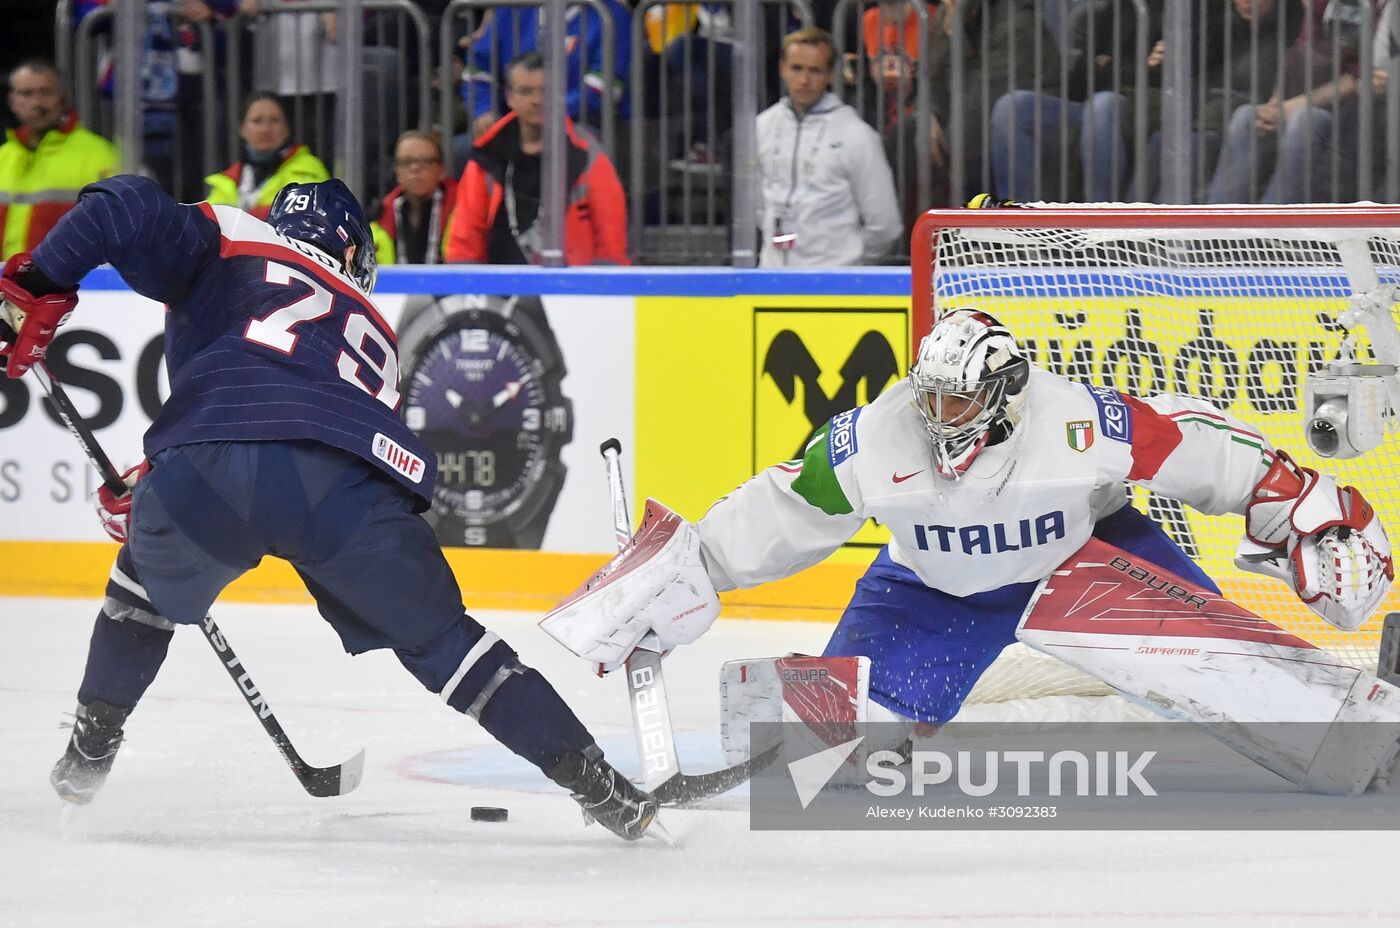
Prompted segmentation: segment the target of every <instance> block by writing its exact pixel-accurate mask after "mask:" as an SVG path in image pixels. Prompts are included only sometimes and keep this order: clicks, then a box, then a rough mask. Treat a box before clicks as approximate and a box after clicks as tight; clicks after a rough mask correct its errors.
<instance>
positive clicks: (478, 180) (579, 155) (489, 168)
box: [447, 52, 630, 265]
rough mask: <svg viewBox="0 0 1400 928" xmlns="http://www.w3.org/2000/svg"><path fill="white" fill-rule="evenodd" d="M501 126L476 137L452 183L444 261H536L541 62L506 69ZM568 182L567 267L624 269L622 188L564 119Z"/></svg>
mask: <svg viewBox="0 0 1400 928" xmlns="http://www.w3.org/2000/svg"><path fill="white" fill-rule="evenodd" d="M506 83H507V89H506V104H507V105H508V106H509V107H510V110H511V111H510V112H509V113H507V114H506V115H505V116H504V117H503V118H502V119H501V120H500V121H498V122H497V123H496V124H495V125H493V126H491V128H489V129H487V130H486V131H485V132H484V133H483V134H482V135H481V136H479V137H478V138H477V140H476V147H475V148H474V149H473V150H472V155H471V158H470V160H468V161H467V168H466V170H465V171H464V172H463V173H462V180H461V183H460V184H458V186H457V208H456V209H455V210H454V211H453V213H452V222H451V225H450V226H449V229H448V236H447V260H448V261H456V262H470V263H477V264H537V263H539V260H540V250H541V247H542V241H541V238H540V227H539V224H538V221H537V220H538V218H539V210H540V148H541V143H542V136H543V130H544V59H542V58H541V57H540V55H539V54H538V53H535V52H530V53H527V54H524V55H521V56H520V57H519V58H517V59H515V60H514V61H512V62H511V64H510V66H509V67H508V68H507V69H506ZM564 126H565V131H566V132H567V133H568V145H567V146H566V153H567V166H566V168H565V172H566V176H567V184H568V196H567V203H568V206H567V212H566V213H565V216H564V260H565V262H566V263H567V264H571V265H575V264H628V263H630V262H629V261H628V260H627V207H626V201H625V200H624V198H623V194H622V184H621V183H619V182H618V179H617V172H616V171H615V170H613V166H612V162H611V161H609V160H608V156H607V154H606V153H604V151H603V148H602V146H601V145H600V144H599V143H598V141H597V140H596V139H594V138H593V137H592V136H591V135H589V134H588V133H587V132H586V131H585V130H583V129H580V128H578V127H576V126H574V124H573V123H572V122H571V121H569V120H568V119H567V118H566V119H565V122H564Z"/></svg>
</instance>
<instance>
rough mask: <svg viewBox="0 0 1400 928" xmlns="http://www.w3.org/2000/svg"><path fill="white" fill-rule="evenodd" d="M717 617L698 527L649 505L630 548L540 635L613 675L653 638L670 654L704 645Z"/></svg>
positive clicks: (548, 618) (558, 610)
mask: <svg viewBox="0 0 1400 928" xmlns="http://www.w3.org/2000/svg"><path fill="white" fill-rule="evenodd" d="M718 615H719V597H718V596H717V595H716V594H715V588H714V584H712V583H711V582H710V577H709V575H708V574H707V573H706V572H705V564H704V561H703V560H702V559H701V556H700V535H699V533H698V532H696V531H695V526H693V525H691V524H690V523H689V522H687V521H686V520H685V519H682V518H681V517H680V516H678V515H676V514H675V513H674V512H672V511H671V510H669V509H667V508H666V507H665V506H663V505H661V504H660V503H658V502H657V501H656V500H654V499H649V500H647V505H646V511H645V513H644V514H643V516H642V525H641V528H639V529H638V530H637V534H635V535H633V536H632V540H631V541H630V542H628V543H627V546H626V547H625V548H623V549H622V550H621V551H619V552H618V554H617V556H616V557H614V558H613V559H612V560H611V561H609V562H608V563H607V564H605V565H604V566H603V568H602V569H601V570H599V571H598V572H597V573H595V574H593V576H591V577H589V578H588V579H587V580H586V581H585V582H584V584H583V585H582V586H580V587H579V588H578V589H576V590H574V591H573V592H572V593H570V594H569V596H568V597H567V598H566V599H565V600H564V601H563V602H561V603H560V604H559V605H557V606H555V607H554V608H553V609H552V610H550V612H549V613H548V614H546V615H545V617H544V618H543V619H541V620H540V628H542V629H544V631H545V633H546V634H548V635H549V636H550V637H551V638H553V639H554V640H555V641H557V642H559V643H560V644H562V645H563V646H564V647H566V648H568V649H569V650H570V651H573V652H574V653H575V654H577V655H578V656H579V657H582V658H584V659H586V660H590V661H596V662H597V663H598V664H599V665H600V666H601V670H602V671H603V672H604V673H606V672H608V671H611V670H616V669H617V668H619V667H621V666H622V665H623V663H624V662H626V660H627V656H628V655H629V654H631V653H632V649H633V648H635V647H636V646H637V645H638V643H639V642H641V640H642V638H643V637H644V636H646V635H647V634H648V633H649V632H654V633H655V635H656V639H657V642H658V645H659V646H658V648H657V650H660V651H663V652H664V651H670V650H671V649H672V648H675V647H678V646H679V645H683V644H689V643H690V642H692V641H694V640H695V639H696V638H699V637H700V636H701V635H702V634H704V633H705V631H706V630H707V629H709V627H710V626H711V625H713V624H714V621H715V618H716V617H718Z"/></svg>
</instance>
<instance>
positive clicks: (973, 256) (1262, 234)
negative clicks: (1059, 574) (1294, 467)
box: [932, 207, 1400, 703]
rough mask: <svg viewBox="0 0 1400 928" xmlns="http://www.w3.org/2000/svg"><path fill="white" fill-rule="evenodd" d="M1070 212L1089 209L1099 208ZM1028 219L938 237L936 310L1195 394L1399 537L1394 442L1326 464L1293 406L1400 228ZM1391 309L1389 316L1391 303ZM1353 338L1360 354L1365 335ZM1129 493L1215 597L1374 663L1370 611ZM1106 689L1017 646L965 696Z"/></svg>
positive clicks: (1078, 368)
mask: <svg viewBox="0 0 1400 928" xmlns="http://www.w3.org/2000/svg"><path fill="white" fill-rule="evenodd" d="M1082 209H1083V211H1084V214H1085V215H1088V214H1089V212H1090V211H1092V210H1095V209H1098V210H1100V211H1101V210H1102V209H1103V208H1102V207H1082ZM1035 213H1036V211H1035V210H1014V209H1012V210H1002V211H999V212H998V222H1000V221H1001V217H1002V216H1005V218H1006V223H1007V226H1006V227H999V228H958V227H952V226H944V227H942V228H939V229H937V230H936V231H935V233H934V236H933V243H932V244H933V293H932V312H933V314H934V315H935V316H936V315H937V314H940V313H942V312H946V311H947V310H949V309H953V308H957V307H961V306H976V307H978V308H980V309H983V310H986V311H987V312H990V313H992V314H993V315H995V316H997V317H998V318H999V319H1001V320H1002V321H1003V322H1004V323H1006V324H1007V325H1008V326H1009V327H1010V328H1011V330H1012V331H1013V332H1014V333H1016V335H1017V337H1018V338H1020V339H1021V341H1022V342H1023V344H1024V345H1025V347H1026V350H1027V351H1028V352H1029V353H1030V355H1031V356H1032V357H1033V358H1034V360H1035V362H1036V363H1037V364H1039V365H1040V366H1042V367H1045V368H1048V369H1050V370H1052V371H1055V372H1057V373H1060V374H1063V375H1065V376H1068V377H1071V378H1074V379H1077V380H1085V381H1089V382H1091V383H1095V384H1104V385H1111V386H1114V387H1116V388H1118V389H1120V390H1123V391H1126V392H1129V393H1133V394H1137V395H1151V394H1153V393H1157V392H1164V391H1165V392H1174V393H1185V394H1192V395H1197V396H1202V397H1204V398H1207V399H1209V400H1211V401H1212V402H1214V403H1215V404H1216V405H1218V406H1220V407H1221V408H1223V409H1225V410H1227V411H1229V412H1230V413H1231V414H1233V415H1235V416H1237V417H1238V418H1240V419H1242V420H1243V421H1245V422H1247V423H1249V424H1251V425H1253V426H1255V427H1257V428H1259V429H1260V430H1262V431H1263V433H1264V434H1265V435H1266V436H1268V437H1269V438H1270V439H1271V440H1272V441H1273V442H1274V443H1275V444H1277V445H1279V446H1280V447H1283V448H1286V449H1287V450H1288V451H1289V452H1290V453H1292V454H1294V456H1295V457H1297V458H1298V460H1300V461H1301V462H1302V463H1303V464H1305V465H1307V466H1310V467H1318V468H1320V469H1322V470H1325V471H1326V472H1328V473H1331V474H1333V475H1334V476H1336V477H1337V479H1338V482H1339V483H1342V484H1355V485H1356V486H1358V487H1360V488H1361V489H1362V491H1363V492H1364V493H1365V495H1366V497H1367V498H1368V499H1369V500H1370V501H1371V502H1372V504H1373V505H1375V507H1376V509H1377V511H1378V513H1379V514H1380V517H1381V519H1382V520H1383V521H1384V522H1385V524H1386V525H1387V526H1389V527H1390V529H1391V532H1392V535H1394V533H1395V531H1396V528H1395V527H1396V526H1397V525H1400V438H1397V437H1395V436H1391V437H1390V438H1389V440H1388V441H1387V442H1386V443H1385V444H1382V446H1381V447H1380V448H1378V449H1377V450H1375V451H1373V452H1370V453H1369V454H1367V455H1364V456H1362V457H1360V458H1356V459H1353V460H1347V461H1341V460H1322V459H1319V458H1317V457H1316V456H1314V455H1313V454H1312V453H1311V452H1310V451H1309V449H1308V447H1307V444H1306V442H1305V440H1304V437H1303V411H1302V409H1301V406H1302V397H1303V383H1304V381H1305V379H1306V377H1307V375H1308V373H1309V372H1310V371H1314V370H1317V369H1319V368H1321V367H1322V366H1323V365H1325V364H1326V363H1327V362H1328V361H1330V360H1332V359H1333V358H1334V356H1335V355H1336V353H1337V349H1338V347H1339V344H1340V342H1341V339H1342V335H1343V334H1344V330H1343V329H1342V327H1341V325H1340V324H1339V323H1338V322H1337V316H1338V315H1339V314H1340V313H1341V312H1342V311H1343V310H1345V309H1346V308H1347V300H1348V298H1349V297H1350V296H1352V294H1353V290H1354V289H1355V290H1371V289H1372V288H1374V287H1376V286H1377V285H1378V284H1379V285H1382V286H1394V285H1396V284H1400V228H1394V229H1361V228H1350V229H1345V228H1344V229H1316V228H1308V227H1307V223H1308V219H1309V210H1308V209H1300V210H1298V212H1297V213H1296V221H1294V222H1292V223H1290V227H1286V228H1281V229H1250V228H1230V229H1223V228H1190V229H1142V228H1135V229H1112V228H1092V229H1091V228H1075V227H1073V223H1072V222H1070V223H1063V222H1062V227H1059V228H1034V227H1031V225H1033V220H1034V219H1035V216H1034V215H1033V214H1035ZM1028 214H1031V215H1028ZM1277 214H1278V211H1274V215H1277ZM944 215H950V214H946V213H945V214H944ZM1017 224H1025V225H1026V227H1022V228H1018V227H1015V226H1016V225H1017ZM1391 313H1392V319H1394V318H1395V315H1396V311H1395V308H1394V307H1393V306H1392V309H1391ZM1357 341H1358V344H1359V345H1360V346H1361V348H1362V354H1361V357H1362V358H1363V359H1366V357H1367V350H1368V345H1369V343H1368V341H1367V339H1366V338H1365V337H1364V336H1363V337H1361V338H1358V339H1357ZM1133 501H1134V504H1135V505H1137V506H1138V507H1139V508H1141V509H1143V510H1144V511H1146V512H1148V513H1149V514H1150V515H1152V516H1153V517H1154V518H1156V519H1157V520H1158V521H1159V522H1160V523H1161V524H1163V526H1164V527H1165V528H1166V529H1167V531H1168V532H1169V533H1170V534H1171V535H1172V536H1173V537H1174V538H1175V539H1176V541H1177V542H1178V543H1179V544H1181V545H1182V547H1183V548H1185V550H1186V551H1187V552H1188V553H1189V554H1191V556H1192V557H1194V558H1196V560H1197V561H1198V562H1199V563H1200V564H1201V565H1202V566H1203V567H1204V569H1205V570H1206V571H1207V573H1209V574H1210V575H1211V576H1212V577H1214V578H1215V579H1216V580H1217V582H1219V583H1220V586H1221V589H1222V590H1223V591H1224V592H1225V594H1226V595H1227V596H1229V597H1230V598H1232V599H1234V600H1235V601H1236V602H1238V603H1240V604H1241V605H1243V606H1245V607H1246V608H1248V609H1251V610H1252V611H1254V612H1256V613H1258V614H1259V615H1261V616H1263V617H1264V618H1266V619H1268V620H1270V621H1272V622H1275V623H1277V624H1279V625H1281V626H1284V627H1286V628H1288V629H1289V630H1290V631H1294V632H1296V633H1298V634H1300V635H1302V636H1303V637H1305V638H1307V639H1309V640H1311V641H1312V642H1313V643H1315V644H1317V645H1319V646H1321V647H1325V648H1328V649H1329V650H1333V651H1335V652H1337V653H1338V654H1340V655H1341V656H1343V657H1344V658H1345V659H1346V660H1347V661H1349V662H1351V663H1353V664H1356V665H1358V666H1367V667H1369V668H1371V669H1374V664H1375V655H1376V649H1377V645H1378V641H1379V621H1380V617H1379V615H1378V616H1377V617H1376V618H1374V619H1372V620H1371V621H1370V622H1368V623H1367V624H1366V625H1364V626H1363V627H1362V628H1361V629H1360V630H1358V631H1357V632H1355V633H1352V634H1347V633H1344V632H1341V631H1338V630H1336V629H1334V628H1332V627H1330V626H1328V625H1326V624H1325V623H1323V622H1322V621H1321V620H1319V619H1316V618H1315V617H1313V615H1312V614H1311V613H1310V612H1308V611H1307V610H1306V608H1305V607H1303V605H1302V604H1301V603H1299V602H1298V601H1297V599H1296V598H1295V597H1294V596H1293V595H1292V593H1291V592H1290V591H1289V590H1288V589H1287V588H1286V587H1285V586H1284V585H1283V584H1281V583H1278V582H1275V581H1271V580H1269V579H1267V578H1264V577H1260V576H1258V575H1254V574H1248V573H1243V572H1241V571H1239V570H1237V569H1236V568H1235V567H1234V565H1233V563H1232V561H1233V552H1234V549H1235V546H1236V544H1237V543H1238V541H1239V538H1240V536H1241V532H1242V528H1241V520H1240V519H1239V518H1238V517H1217V518H1211V517H1206V516H1201V515H1199V514H1197V513H1195V512H1194V511H1191V510H1187V509H1185V508H1184V507H1182V506H1181V505H1180V504H1178V503H1176V502H1175V501H1172V500H1166V499H1161V498H1153V497H1150V496H1149V495H1148V494H1146V493H1145V492H1143V491H1141V490H1135V491H1134V495H1133ZM1396 609H1400V595H1397V593H1396V592H1395V591H1392V592H1391V594H1390V596H1389V597H1388V598H1387V600H1386V602H1385V603H1384V604H1383V607H1382V614H1383V613H1384V612H1385V611H1388V610H1396ZM1101 692H1103V688H1102V686H1100V685H1099V684H1097V683H1095V682H1094V681H1091V680H1089V679H1088V678H1086V677H1084V676H1083V675H1082V674H1079V673H1078V672H1076V671H1072V670H1070V669H1069V668H1066V667H1064V666H1063V665H1060V664H1058V662H1055V661H1052V660H1050V659H1049V658H1044V657H1040V656H1039V655H1035V654H1034V653H1032V652H1029V651H1027V650H1026V649H1024V648H1022V647H1021V646H1019V645H1018V646H1015V647H1013V648H1011V649H1008V652H1007V653H1006V654H1005V655H1003V657H1002V659H1001V660H1000V661H998V663H997V664H996V665H994V666H993V668H992V669H991V670H989V671H988V673H987V674H986V675H985V676H984V677H983V679H982V680H981V681H979V683H978V685H977V687H976V688H975V689H974V691H973V695H972V697H971V700H970V702H974V703H976V702H988V701H1002V700H1006V699H1013V698H1022V697H1027V696H1045V695H1064V694H1085V693H1101Z"/></svg>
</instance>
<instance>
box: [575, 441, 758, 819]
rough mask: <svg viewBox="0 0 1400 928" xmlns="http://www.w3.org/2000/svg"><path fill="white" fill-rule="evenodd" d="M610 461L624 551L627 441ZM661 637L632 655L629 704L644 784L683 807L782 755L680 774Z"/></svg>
mask: <svg viewBox="0 0 1400 928" xmlns="http://www.w3.org/2000/svg"><path fill="white" fill-rule="evenodd" d="M598 452H599V453H600V454H601V455H602V456H603V461H604V462H605V463H606V465H607V471H608V491H609V493H610V495H611V497H612V509H613V531H614V534H615V536H616V540H617V549H618V550H619V551H621V550H622V549H623V548H625V547H627V544H628V542H630V541H631V540H632V528H631V519H630V518H629V517H628V510H627V490H626V488H625V487H624V486H623V483H622V443H621V442H619V441H618V440H617V439H616V438H609V439H608V440H607V441H605V442H603V444H602V445H601V446H600V447H599V448H598ZM656 646H657V640H656V636H655V635H654V634H651V633H648V634H647V636H646V637H644V638H642V641H641V643H640V644H639V645H638V646H637V647H636V649H634V650H633V651H632V653H631V654H630V655H628V657H627V665H626V670H627V677H626V679H627V704H628V706H629V707H630V708H631V710H632V731H633V733H634V734H635V735H636V738H637V756H638V757H639V758H640V759H641V762H642V782H643V786H644V787H645V788H646V790H647V792H649V793H651V794H652V795H653V796H655V797H656V801H657V802H659V803H661V805H663V806H683V805H687V804H688V803H692V802H698V801H700V800H701V799H708V798H709V797H711V796H716V795H718V794H720V793H723V792H727V791H728V790H731V789H733V788H734V787H736V786H738V785H739V784H740V783H744V782H745V781H747V780H748V779H749V778H750V777H752V776H753V775H754V774H755V773H756V772H758V771H759V770H761V769H763V768H764V767H766V766H767V765H768V764H769V763H771V762H772V761H773V759H774V758H775V757H777V748H776V747H775V748H772V749H769V750H767V751H765V752H763V753H762V754H760V755H758V756H757V757H751V758H749V759H748V760H746V761H742V762H740V763H737V764H735V765H734V766H732V767H725V768H723V769H721V770H716V771H713V772H712V773H697V774H686V773H682V772H681V765H680V760H679V758H678V757H677V756H676V737H675V734H674V732H673V730H672V728H671V709H670V704H669V702H668V700H667V698H666V680H665V678H664V677H663V676H662V674H661V653H660V652H658V651H657V650H656Z"/></svg>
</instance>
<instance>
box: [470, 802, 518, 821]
mask: <svg viewBox="0 0 1400 928" xmlns="http://www.w3.org/2000/svg"><path fill="white" fill-rule="evenodd" d="M509 815H510V813H509V812H507V811H506V810H505V809H501V808H497V807H496V806H472V821H474V822H504V821H505V820H506V817H507V816H509Z"/></svg>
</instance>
